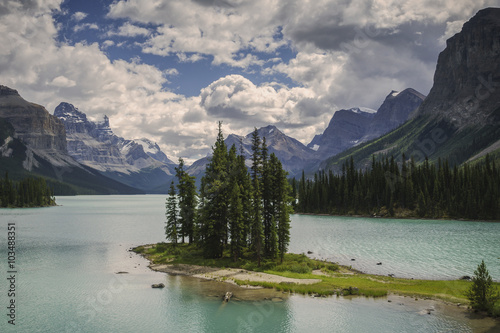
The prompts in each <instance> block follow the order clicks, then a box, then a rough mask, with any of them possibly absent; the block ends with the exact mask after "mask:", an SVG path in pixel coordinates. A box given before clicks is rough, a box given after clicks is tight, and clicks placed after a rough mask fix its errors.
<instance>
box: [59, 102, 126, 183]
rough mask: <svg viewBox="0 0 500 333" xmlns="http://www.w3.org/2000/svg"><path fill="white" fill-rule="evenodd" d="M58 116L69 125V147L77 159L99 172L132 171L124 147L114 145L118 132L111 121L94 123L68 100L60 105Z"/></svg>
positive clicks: (66, 125) (70, 152)
mask: <svg viewBox="0 0 500 333" xmlns="http://www.w3.org/2000/svg"><path fill="white" fill-rule="evenodd" d="M54 116H56V117H58V118H59V119H61V120H62V122H63V124H64V126H65V127H66V133H67V139H66V140H67V149H68V152H69V154H70V155H71V156H72V157H73V158H74V159H76V160H77V161H79V162H80V163H82V164H85V165H87V166H89V167H91V168H94V169H96V170H99V171H118V170H120V171H123V172H127V173H129V172H130V170H128V169H127V168H124V166H125V165H127V163H126V162H125V158H124V157H123V156H122V154H121V152H120V149H119V148H118V147H117V146H116V145H113V144H112V140H113V139H114V138H113V137H114V135H113V132H112V131H111V129H110V128H109V121H107V122H106V121H104V122H101V123H94V122H93V121H90V120H88V119H87V116H86V115H85V113H83V112H80V111H79V110H78V109H77V108H75V107H74V106H73V105H71V104H68V103H61V104H59V105H58V106H57V107H56V109H55V110H54Z"/></svg>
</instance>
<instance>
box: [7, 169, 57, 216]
mask: <svg viewBox="0 0 500 333" xmlns="http://www.w3.org/2000/svg"><path fill="white" fill-rule="evenodd" d="M56 205H57V204H56V199H55V197H54V192H53V190H52V189H51V188H50V186H48V185H47V182H46V181H45V179H44V178H41V177H38V178H35V177H27V178H24V179H21V180H19V181H12V180H11V179H10V178H9V173H8V172H6V173H5V177H4V178H2V179H0V208H38V207H50V206H56Z"/></svg>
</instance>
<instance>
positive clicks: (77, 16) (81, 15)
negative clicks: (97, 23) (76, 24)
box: [71, 12, 88, 21]
mask: <svg viewBox="0 0 500 333" xmlns="http://www.w3.org/2000/svg"><path fill="white" fill-rule="evenodd" d="M87 16H88V14H87V13H84V12H76V13H74V14H73V15H71V18H72V19H73V20H75V21H81V20H83V19H85V18H86V17H87Z"/></svg>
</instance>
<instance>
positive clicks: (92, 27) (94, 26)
mask: <svg viewBox="0 0 500 333" xmlns="http://www.w3.org/2000/svg"><path fill="white" fill-rule="evenodd" d="M86 29H89V30H99V26H98V25H97V24H95V23H83V24H77V25H75V26H74V27H73V31H74V32H79V31H83V30H86Z"/></svg>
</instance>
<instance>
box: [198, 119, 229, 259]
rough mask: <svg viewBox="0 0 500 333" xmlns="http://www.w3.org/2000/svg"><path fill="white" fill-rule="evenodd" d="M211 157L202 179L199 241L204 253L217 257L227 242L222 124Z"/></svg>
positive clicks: (226, 161)
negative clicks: (201, 242)
mask: <svg viewBox="0 0 500 333" xmlns="http://www.w3.org/2000/svg"><path fill="white" fill-rule="evenodd" d="M212 150H213V154H212V158H211V160H210V162H209V163H208V165H207V167H206V170H205V176H204V177H203V179H202V185H203V187H204V188H203V196H204V204H203V206H202V207H201V209H202V210H203V211H202V213H201V215H202V223H201V224H202V226H201V228H202V230H201V233H202V238H203V245H202V246H203V248H204V250H205V254H206V255H207V256H208V257H211V258H220V257H222V255H223V252H224V244H225V243H226V240H227V238H226V237H227V225H228V202H227V198H228V197H229V192H228V184H229V183H228V170H227V165H228V152H227V147H226V144H225V143H224V136H223V134H222V123H221V122H219V132H218V135H217V140H216V142H215V146H214V147H213V148H212Z"/></svg>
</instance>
